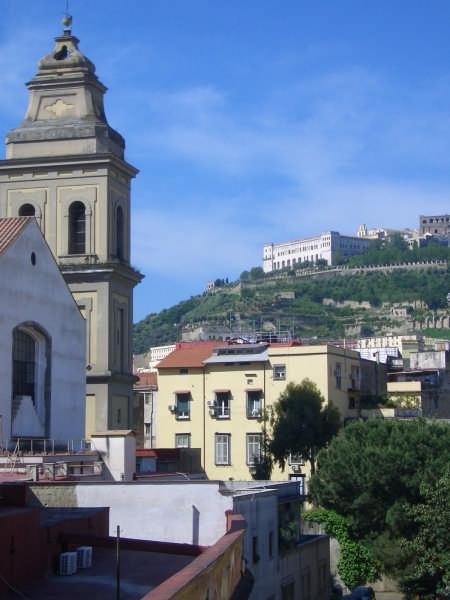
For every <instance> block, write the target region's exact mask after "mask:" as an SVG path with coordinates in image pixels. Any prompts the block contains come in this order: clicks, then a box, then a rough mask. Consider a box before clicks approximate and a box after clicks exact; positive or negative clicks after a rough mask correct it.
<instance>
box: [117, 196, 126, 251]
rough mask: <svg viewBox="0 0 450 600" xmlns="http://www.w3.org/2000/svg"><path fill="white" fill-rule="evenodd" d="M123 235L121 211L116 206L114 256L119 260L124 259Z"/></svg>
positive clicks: (120, 208) (119, 207)
mask: <svg viewBox="0 0 450 600" xmlns="http://www.w3.org/2000/svg"><path fill="white" fill-rule="evenodd" d="M123 233H124V232H123V210H122V207H121V206H118V207H117V211H116V244H117V247H116V256H117V258H120V259H123V258H124V239H123Z"/></svg>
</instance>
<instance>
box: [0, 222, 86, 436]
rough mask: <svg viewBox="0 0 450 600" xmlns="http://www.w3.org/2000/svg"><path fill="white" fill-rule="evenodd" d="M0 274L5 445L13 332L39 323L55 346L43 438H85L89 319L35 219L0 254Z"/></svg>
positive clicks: (0, 399) (0, 363) (0, 365)
mask: <svg viewBox="0 0 450 600" xmlns="http://www.w3.org/2000/svg"><path fill="white" fill-rule="evenodd" d="M32 252H34V255H35V264H34V265H33V264H32V261H31V254H32ZM0 276H1V279H2V282H3V284H2V285H1V286H0V307H1V311H0V357H1V359H0V380H1V382H2V386H1V390H0V414H1V415H2V417H3V418H2V421H3V427H2V428H3V432H0V437H1V435H3V442H4V443H5V444H6V443H8V440H9V437H10V433H11V402H12V340H13V337H12V336H13V330H14V328H15V327H17V326H18V325H20V324H23V323H30V324H32V323H35V324H36V325H37V326H38V327H39V328H40V329H41V330H43V331H44V332H45V333H46V335H47V336H48V338H49V340H50V348H51V354H50V359H51V360H50V363H51V364H50V372H51V375H50V389H51V393H50V407H47V409H46V410H45V411H44V412H45V413H46V415H45V418H46V419H47V420H48V425H47V427H45V426H43V427H42V428H41V433H40V437H51V438H55V439H57V440H67V439H70V438H75V439H80V438H83V437H84V418H85V417H84V414H85V412H84V411H85V407H84V397H85V368H86V363H85V323H84V320H83V318H82V316H81V314H80V312H79V310H78V307H77V306H76V304H75V302H74V300H73V298H72V295H71V294H70V292H69V289H68V288H67V286H66V283H65V282H64V279H63V278H62V276H61V273H60V271H59V269H58V267H57V265H56V263H55V261H54V259H53V257H52V255H51V252H50V250H49V248H48V246H47V244H46V243H45V241H44V239H43V237H42V235H41V232H40V231H39V227H38V226H37V224H36V223H35V222H34V221H32V222H30V223H29V224H28V225H27V226H26V227H25V229H24V230H23V231H22V234H21V235H20V236H19V238H18V239H16V241H15V242H13V244H12V245H11V246H9V247H8V248H7V249H6V250H5V251H4V252H3V253H2V254H1V255H0ZM47 362H48V361H47ZM37 408H38V409H39V410H38V412H40V417H41V421H43V420H45V418H44V412H42V411H41V410H40V409H41V408H42V407H37ZM15 433H16V434H20V431H15ZM25 433H26V432H23V433H22V435H24V434H25ZM0 443H1V440H0Z"/></svg>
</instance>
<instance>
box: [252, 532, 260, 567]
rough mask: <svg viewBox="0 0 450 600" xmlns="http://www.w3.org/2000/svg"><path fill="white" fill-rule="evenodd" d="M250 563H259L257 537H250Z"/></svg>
mask: <svg viewBox="0 0 450 600" xmlns="http://www.w3.org/2000/svg"><path fill="white" fill-rule="evenodd" d="M252 561H253V562H254V563H257V562H259V554H258V536H257V535H254V536H253V537H252Z"/></svg>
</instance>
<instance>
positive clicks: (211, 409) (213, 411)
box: [209, 408, 216, 417]
mask: <svg viewBox="0 0 450 600" xmlns="http://www.w3.org/2000/svg"><path fill="white" fill-rule="evenodd" d="M209 414H210V415H211V417H215V416H216V409H215V408H210V409H209Z"/></svg>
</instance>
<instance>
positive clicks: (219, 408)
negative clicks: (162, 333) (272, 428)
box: [156, 341, 363, 480]
mask: <svg viewBox="0 0 450 600" xmlns="http://www.w3.org/2000/svg"><path fill="white" fill-rule="evenodd" d="M361 363H362V359H360V357H359V355H358V354H357V353H356V352H354V351H352V350H348V349H343V348H338V347H336V346H330V345H317V346H302V345H299V344H298V343H295V342H291V343H286V344H281V343H274V344H224V343H223V342H218V341H216V342H191V343H188V342H185V343H180V344H178V345H177V349H176V350H175V351H174V352H172V354H170V355H169V356H167V358H165V359H164V360H162V361H161V362H160V363H159V365H158V407H157V423H158V427H157V433H156V435H157V439H158V447H160V448H174V447H179V448H183V447H185V448H186V447H190V448H200V451H201V465H202V468H203V470H204V472H205V473H206V475H207V476H208V478H210V479H223V480H227V479H229V478H232V479H235V480H248V479H250V478H251V477H252V474H253V473H254V469H255V462H256V461H257V460H258V458H259V457H260V454H261V447H262V442H263V436H264V421H263V419H262V417H263V415H264V411H265V410H266V409H268V408H269V407H270V406H272V405H273V404H274V403H275V402H276V401H277V400H278V399H279V397H280V394H281V393H282V392H283V391H284V390H285V388H286V385H287V384H288V383H289V382H294V383H301V382H302V381H303V380H304V379H306V378H308V379H310V380H311V381H313V382H314V383H315V384H316V385H317V387H318V389H319V391H320V392H321V394H322V395H323V397H324V399H325V402H329V403H332V404H333V405H334V406H336V407H337V408H338V409H339V412H340V414H341V417H342V419H347V418H349V417H351V416H356V415H357V410H358V407H359V400H360V395H361V388H362V385H363V384H362V378H363V370H362V368H361ZM297 458H298V457H297ZM304 474H305V468H304V466H303V465H302V464H301V460H296V459H295V457H292V459H291V460H289V461H288V465H287V466H286V468H285V471H284V472H282V471H280V470H279V469H277V468H274V470H273V473H272V478H273V479H289V478H291V479H293V478H297V477H301V476H302V475H304Z"/></svg>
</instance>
